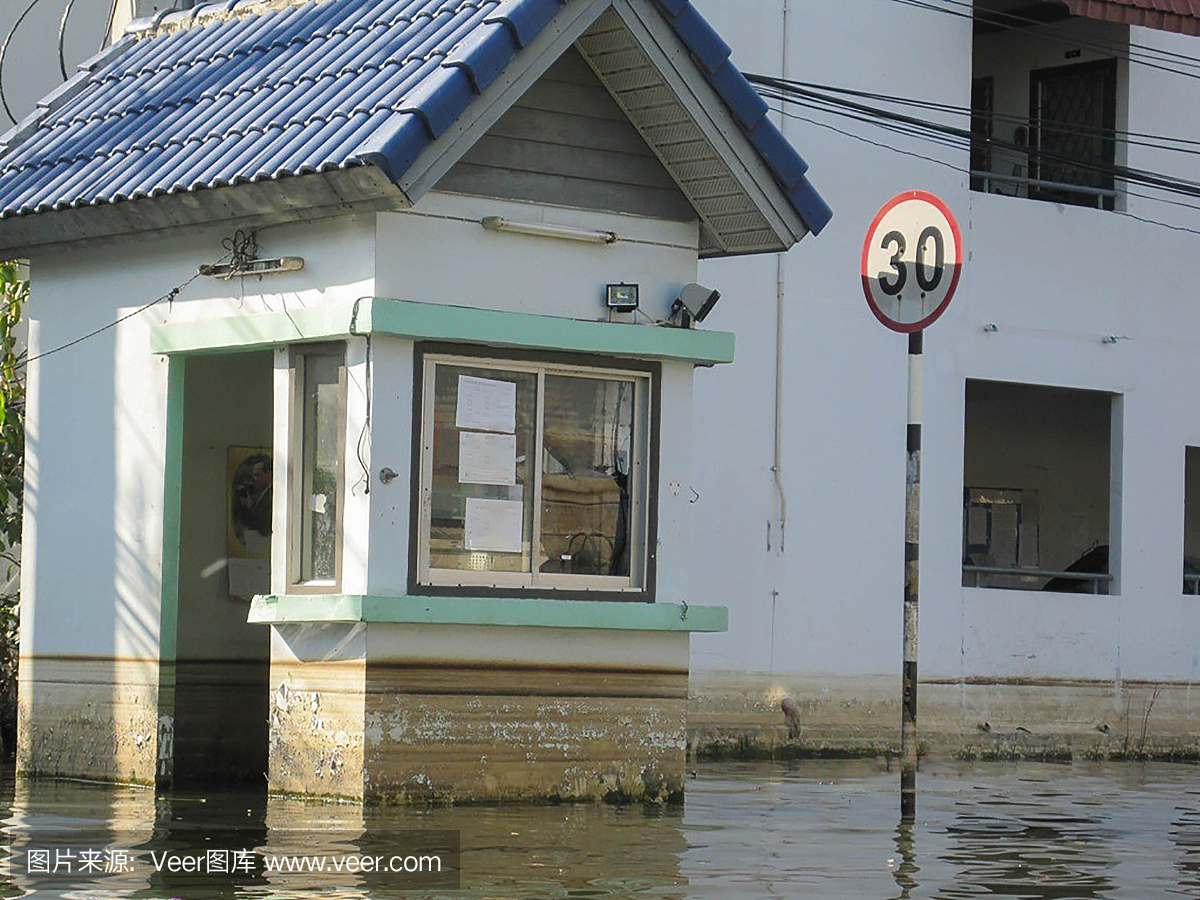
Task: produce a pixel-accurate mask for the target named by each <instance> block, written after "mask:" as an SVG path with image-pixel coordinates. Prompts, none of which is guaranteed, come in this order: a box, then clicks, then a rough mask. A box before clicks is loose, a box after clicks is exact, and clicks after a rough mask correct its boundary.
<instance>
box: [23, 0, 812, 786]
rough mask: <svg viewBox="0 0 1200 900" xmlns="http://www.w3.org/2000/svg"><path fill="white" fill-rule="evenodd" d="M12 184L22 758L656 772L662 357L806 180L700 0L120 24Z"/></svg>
mask: <svg viewBox="0 0 1200 900" xmlns="http://www.w3.org/2000/svg"><path fill="white" fill-rule="evenodd" d="M0 213H2V218H0V252H4V253H6V254H8V255H18V254H20V255H25V256H28V257H29V258H30V259H31V260H32V271H33V301H32V304H31V308H30V315H31V330H30V352H31V362H30V365H29V370H28V371H29V409H28V443H27V447H28V450H27V453H28V460H27V466H26V477H27V486H26V511H25V540H24V544H23V546H24V548H25V558H24V560H23V572H22V578H23V581H22V613H21V614H22V648H21V683H20V689H21V698H20V725H19V734H20V736H19V766H20V769H21V771H22V772H25V773H28V774H47V775H69V776H81V777H88V778H102V779H110V780H123V781H135V782H146V783H150V782H156V781H157V782H158V783H159V784H171V783H174V784H185V783H190V782H198V781H212V780H224V781H228V780H234V779H242V780H249V781H256V780H257V781H261V779H262V777H263V773H264V772H265V773H266V778H267V781H268V783H269V787H270V788H271V789H272V790H276V791H286V792H294V793H300V794H308V795H317V796H331V797H346V798H352V799H357V800H365V801H408V800H420V801H427V800H435V801H460V800H469V801H481V800H511V799H534V798H561V799H587V798H609V799H625V800H628V799H650V800H654V799H665V798H669V797H675V796H678V795H680V794H681V792H682V789H683V774H684V761H685V749H686V701H687V687H688V641H689V634H690V633H691V632H694V631H720V630H723V629H724V628H725V625H726V614H725V610H724V609H723V608H722V607H719V606H702V605H700V604H697V603H694V602H691V601H692V600H693V599H694V595H693V593H692V590H693V588H692V586H690V585H689V584H688V570H689V558H690V556H691V555H692V554H694V553H696V552H703V550H702V549H701V548H697V547H693V546H692V545H691V544H690V543H689V537H688V521H689V508H690V505H691V503H690V502H691V500H692V499H693V498H694V495H693V492H692V491H691V489H690V480H689V478H690V476H689V447H690V441H691V419H692V376H693V371H694V369H695V367H696V366H711V365H716V364H721V363H728V362H730V361H732V359H733V350H734V340H733V336H732V335H730V334H724V333H719V332H713V331H710V330H706V329H705V328H704V327H703V324H702V322H700V321H698V320H702V319H703V316H704V315H705V313H706V312H707V309H708V308H710V307H711V304H712V303H713V302H715V300H716V299H717V297H716V295H715V292H713V291H710V290H708V289H706V288H702V287H700V286H698V285H696V284H694V282H695V281H696V269H697V261H698V260H699V259H700V258H701V257H712V256H729V255H736V254H748V253H764V252H779V251H783V250H786V249H787V248H789V247H790V246H792V245H793V244H794V243H795V242H796V241H798V240H799V239H800V238H801V237H803V236H804V235H805V234H807V233H809V232H816V231H819V230H820V228H821V227H822V226H823V225H824V224H825V222H826V221H827V220H828V218H829V215H830V213H829V210H828V209H827V207H826V206H825V204H824V203H823V202H822V201H821V199H820V197H819V196H818V195H817V194H816V192H815V191H814V190H813V188H812V187H811V186H810V185H809V183H808V181H807V180H806V177H805V165H804V163H803V161H802V160H801V159H800V157H799V156H798V155H797V154H796V152H795V151H794V150H793V149H792V148H791V147H790V146H789V145H788V144H787V142H786V141H785V140H784V139H783V137H782V136H781V134H780V132H779V131H778V130H777V129H776V127H775V126H774V125H773V124H772V123H771V121H770V120H769V119H768V117H767V108H766V105H765V104H764V103H763V102H762V100H761V99H759V97H758V95H757V94H756V93H755V92H754V90H753V89H752V88H751V87H750V85H749V84H748V83H747V82H746V80H745V79H744V78H743V77H742V76H741V74H740V73H739V72H738V71H737V69H736V68H734V66H733V64H732V63H731V62H730V60H729V48H728V47H727V46H726V45H725V44H724V43H723V42H722V41H721V39H720V38H719V37H718V36H717V35H716V34H715V33H714V32H713V31H712V30H711V29H710V28H709V27H708V26H707V25H706V23H705V22H704V21H703V19H701V17H700V16H699V15H698V14H697V12H696V11H695V9H694V8H693V7H692V6H691V4H690V3H688V2H686V0H671V2H665V0H664V2H651V0H503V2H495V0H487V2H482V3H480V2H477V0H472V2H467V0H416V2H414V0H394V2H368V0H318V2H304V3H299V2H297V3H290V2H282V3H281V2H278V0H271V2H257V0H241V2H231V3H218V4H213V5H208V6H200V7H197V8H194V9H190V10H186V11H183V12H172V13H168V14H163V15H159V16H158V17H156V18H155V19H153V20H147V21H141V22H135V23H134V24H133V25H132V26H131V27H130V29H129V31H128V32H127V33H126V35H125V36H124V37H123V38H122V39H121V40H120V41H119V42H118V43H116V44H114V45H113V46H112V47H110V48H108V49H107V50H106V51H104V52H103V53H102V54H101V55H100V56H98V57H96V58H95V59H93V60H91V61H90V62H88V63H87V64H85V65H84V66H83V67H82V68H81V70H80V72H79V73H78V74H77V75H76V76H75V77H74V78H73V79H72V80H71V81H69V82H68V83H67V84H66V85H64V86H63V88H61V89H59V90H58V91H56V92H55V93H54V94H53V95H51V96H50V97H47V98H46V100H45V101H43V103H42V104H41V106H40V107H39V109H38V111H37V112H36V113H35V114H34V115H33V116H32V117H31V118H30V119H29V120H27V121H26V122H23V123H21V124H20V125H19V126H18V127H17V128H16V129H14V130H13V131H11V132H9V134H8V135H6V136H5V137H4V138H3V155H0ZM742 299H743V298H738V297H728V298H725V300H724V301H723V302H726V303H738V302H741V301H742ZM83 335H87V337H86V338H84V339H83V340H79V341H76V339H77V338H80V337H81V336H83Z"/></svg>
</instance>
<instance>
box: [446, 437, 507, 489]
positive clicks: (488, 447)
mask: <svg viewBox="0 0 1200 900" xmlns="http://www.w3.org/2000/svg"><path fill="white" fill-rule="evenodd" d="M458 480H459V481H460V482H461V483H463V484H510V485H511V484H516V483H517V436H516V435H515V434H490V433H488V432H483V431H460V432H459V433H458Z"/></svg>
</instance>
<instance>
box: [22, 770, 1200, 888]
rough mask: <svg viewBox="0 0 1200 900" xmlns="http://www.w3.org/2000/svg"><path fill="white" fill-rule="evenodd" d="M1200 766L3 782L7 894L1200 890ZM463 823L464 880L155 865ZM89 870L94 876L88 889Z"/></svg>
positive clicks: (318, 847) (360, 840) (372, 843)
mask: <svg viewBox="0 0 1200 900" xmlns="http://www.w3.org/2000/svg"><path fill="white" fill-rule="evenodd" d="M1197 775H1200V770H1198V769H1197V768H1196V767H1194V766H1184V765H1175V766H1172V765H1137V764H1123V765H1099V764H1077V765H1041V764H1013V765H1005V764H983V765H966V764H964V765H960V766H954V765H942V766H930V767H927V768H926V770H925V771H923V773H922V775H921V778H920V781H919V788H920V791H921V793H920V802H919V806H918V818H917V822H916V824H915V825H911V826H898V825H897V821H898V818H899V816H898V813H897V796H896V793H897V789H898V779H897V777H896V776H895V774H894V773H889V772H887V771H886V769H885V767H883V766H882V765H877V764H876V763H874V762H821V761H805V762H798V763H790V764H758V763H756V764H744V765H742V764H727V765H713V766H708V767H706V768H705V769H704V770H702V772H701V773H700V775H699V777H698V778H696V779H694V780H692V781H690V782H689V785H688V787H689V791H688V796H687V802H686V804H685V806H684V807H675V808H671V807H668V808H666V809H656V808H655V809H651V808H642V807H633V808H614V807H604V806H569V805H564V806H540V807H484V808H459V809H403V808H394V807H391V808H379V809H365V810H364V809H362V808H360V807H357V806H353V805H346V804H322V803H310V802H304V801H299V800H295V799H280V798H267V797H265V796H263V795H261V794H257V795H256V794H252V793H245V792H239V793H233V792H228V793H212V794H204V795H200V794H186V795H185V794H179V795H175V796H167V797H162V796H158V797H156V796H155V794H154V792H152V791H148V790H142V789H134V788H114V787H106V786H102V785H93V784H81V783H70V782H20V783H18V784H17V785H16V786H15V787H14V784H13V782H12V779H11V778H8V779H6V780H4V781H3V782H2V783H0V805H3V806H4V807H5V808H7V810H8V815H7V816H6V817H5V818H4V820H3V828H4V831H5V835H6V841H5V843H6V844H7V845H9V847H8V849H9V853H10V854H11V860H12V862H13V864H12V865H10V866H8V867H6V868H7V871H6V872H5V873H4V874H3V875H2V876H0V897H10V896H22V895H28V894H36V896H38V897H64V898H72V897H78V898H89V900H91V898H113V897H145V898H181V900H191V898H276V897H278V898H297V897H322V898H331V900H355V898H366V897H371V898H389V897H396V898H399V897H429V898H439V897H446V898H450V897H462V898H489V900H490V898H497V900H507V898H513V900H516V898H521V900H530V898H556V900H612V898H623V897H630V898H679V900H684V898H697V900H698V898H714V900H715V898H722V900H724V898H730V897H814V898H821V897H851V898H857V897H871V898H939V900H962V898H976V897H985V896H986V897H1022V898H1097V897H1119V896H1128V897H1135V898H1139V900H1141V898H1149V897H1171V896H1176V897H1184V896H1200V788H1198V785H1200V778H1197ZM437 830H451V831H454V832H458V833H459V834H460V835H461V845H462V854H461V887H462V890H461V892H460V891H454V890H450V889H449V888H448V887H445V886H443V887H432V888H428V889H422V890H416V891H412V890H404V888H405V887H411V883H407V882H405V881H404V880H403V878H402V877H398V876H396V875H393V874H388V873H379V872H370V871H357V872H352V873H350V872H342V873H339V874H331V873H329V872H325V873H313V872H307V873H300V872H291V873H280V872H268V871H264V870H263V868H262V867H261V865H258V864H256V865H255V866H253V867H250V868H248V869H247V870H246V871H240V872H230V873H225V874H213V873H211V872H209V873H204V872H201V873H188V872H167V871H155V868H154V866H153V864H152V862H153V859H154V858H156V857H157V858H161V856H162V854H163V853H164V852H165V851H174V852H177V853H180V854H200V855H204V854H205V852H206V851H209V850H212V851H217V852H220V851H234V850H238V851H240V850H256V851H258V852H259V853H266V854H277V855H278V854H306V855H311V856H324V857H327V858H333V857H338V858H347V857H348V856H350V855H355V856H359V855H366V856H376V855H379V856H387V855H388V854H389V853H391V852H392V851H393V850H395V848H396V847H397V846H399V845H400V844H401V843H402V842H403V841H404V840H407V838H405V833H407V834H409V835H410V836H411V833H412V832H416V831H421V832H425V833H430V832H434V831H437ZM30 848H41V849H46V850H48V851H51V852H64V853H68V854H75V856H74V861H75V862H76V865H78V862H79V859H78V854H79V853H80V852H81V851H82V850H84V849H87V848H92V849H103V850H115V849H120V850H124V851H127V852H128V854H129V860H130V862H131V866H130V869H129V871H123V872H118V871H113V872H103V871H101V872H99V873H96V874H88V875H86V876H83V875H79V873H78V869H76V871H75V872H74V873H73V874H72V876H64V875H62V874H58V875H55V874H30V873H27V872H25V871H24V863H25V859H26V856H25V852H26V851H27V850H28V849H30ZM72 878H74V879H75V880H74V881H72Z"/></svg>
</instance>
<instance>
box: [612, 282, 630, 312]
mask: <svg viewBox="0 0 1200 900" xmlns="http://www.w3.org/2000/svg"><path fill="white" fill-rule="evenodd" d="M604 305H605V306H607V307H608V308H609V309H615V310H616V311H617V312H633V311H634V310H635V309H637V308H638V286H637V285H636V284H624V283H622V284H610V285H606V286H605V288H604Z"/></svg>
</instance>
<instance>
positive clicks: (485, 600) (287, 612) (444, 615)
mask: <svg viewBox="0 0 1200 900" xmlns="http://www.w3.org/2000/svg"><path fill="white" fill-rule="evenodd" d="M247 621H248V622H252V623H254V624H258V625H270V624H277V623H283V622H395V623H406V624H407V623H412V624H429V625H504V626H535V627H542V628H612V629H617V630H621V631H703V632H721V631H726V630H728V628H729V610H727V609H726V608H725V607H724V606H690V605H689V606H684V605H682V604H675V603H621V602H614V601H606V600H594V601H593V600H550V599H542V598H529V599H515V600H514V599H512V598H507V597H506V598H491V597H372V596H364V595H362V594H285V595H282V596H264V597H255V598H254V602H253V603H251V605H250V615H249V616H248V617H247Z"/></svg>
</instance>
